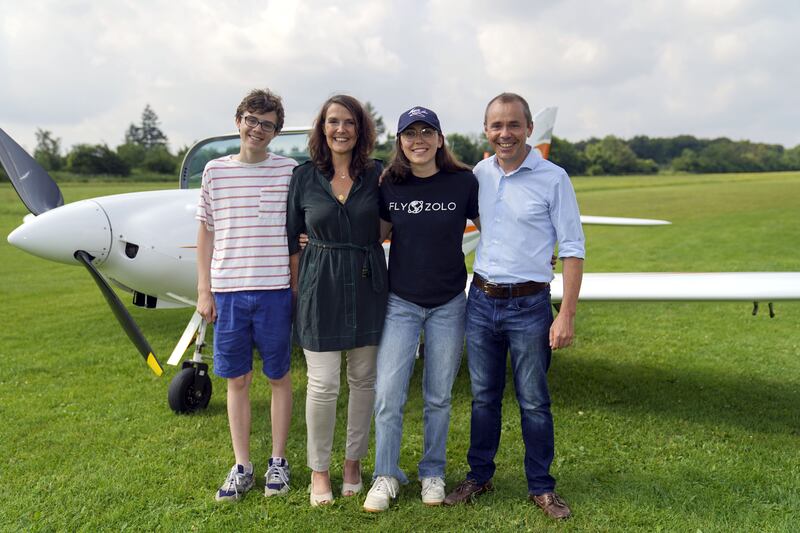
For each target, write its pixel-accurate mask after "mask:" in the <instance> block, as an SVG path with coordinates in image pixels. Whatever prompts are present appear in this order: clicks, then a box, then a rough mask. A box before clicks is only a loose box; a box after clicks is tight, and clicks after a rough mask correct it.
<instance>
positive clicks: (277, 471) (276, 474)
mask: <svg viewBox="0 0 800 533" xmlns="http://www.w3.org/2000/svg"><path fill="white" fill-rule="evenodd" d="M267 483H268V484H273V483H280V484H281V485H288V484H289V474H288V473H287V472H286V467H284V466H281V465H278V464H275V463H273V464H272V466H270V467H269V468H268V469H267Z"/></svg>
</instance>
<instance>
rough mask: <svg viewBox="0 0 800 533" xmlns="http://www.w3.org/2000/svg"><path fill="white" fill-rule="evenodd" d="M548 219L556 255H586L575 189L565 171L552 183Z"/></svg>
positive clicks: (583, 256)
mask: <svg viewBox="0 0 800 533" xmlns="http://www.w3.org/2000/svg"><path fill="white" fill-rule="evenodd" d="M550 219H551V221H552V222H553V227H554V228H555V230H556V241H557V242H558V257H560V258H561V257H577V258H579V259H584V258H585V257H586V245H585V238H584V236H583V226H581V214H580V211H579V209H578V199H577V198H576V197H575V189H573V187H572V182H571V181H570V179H569V176H567V174H566V173H563V174H561V175H560V176H559V178H558V179H557V180H556V181H555V183H554V188H553V199H552V202H551V204H550Z"/></svg>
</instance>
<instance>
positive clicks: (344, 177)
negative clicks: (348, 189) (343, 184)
mask: <svg viewBox="0 0 800 533" xmlns="http://www.w3.org/2000/svg"><path fill="white" fill-rule="evenodd" d="M339 177H340V178H342V179H343V180H345V179H347V174H342V175H341V176H339Z"/></svg>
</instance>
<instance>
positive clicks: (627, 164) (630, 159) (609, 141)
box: [586, 135, 657, 175]
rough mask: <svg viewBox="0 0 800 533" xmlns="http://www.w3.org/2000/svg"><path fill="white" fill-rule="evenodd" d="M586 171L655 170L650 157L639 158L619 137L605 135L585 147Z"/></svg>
mask: <svg viewBox="0 0 800 533" xmlns="http://www.w3.org/2000/svg"><path fill="white" fill-rule="evenodd" d="M586 159H587V162H588V167H587V172H588V174H590V175H599V174H637V173H643V174H649V173H653V172H655V171H656V170H657V166H656V164H655V162H654V161H653V160H652V159H648V160H641V159H639V158H637V157H636V154H635V153H634V152H633V150H631V148H630V147H629V146H628V145H627V144H626V143H625V141H623V140H622V139H620V138H619V137H614V136H613V135H607V136H606V137H604V138H603V139H602V140H601V141H600V142H597V143H594V144H591V145H589V146H587V147H586Z"/></svg>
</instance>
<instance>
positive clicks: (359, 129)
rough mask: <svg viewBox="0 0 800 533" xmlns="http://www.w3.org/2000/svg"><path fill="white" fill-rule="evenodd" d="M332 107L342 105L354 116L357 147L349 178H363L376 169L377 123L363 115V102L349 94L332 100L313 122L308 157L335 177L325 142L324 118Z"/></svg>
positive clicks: (336, 96)
mask: <svg viewBox="0 0 800 533" xmlns="http://www.w3.org/2000/svg"><path fill="white" fill-rule="evenodd" d="M331 104H339V105H340V106H342V107H344V108H345V109H347V110H348V111H350V114H351V115H353V120H355V121H356V135H357V137H356V145H355V147H353V157H352V159H351V160H350V175H351V176H353V177H356V176H360V175H361V174H362V173H363V171H364V170H365V169H366V168H369V167H371V166H373V165H374V162H373V160H372V159H370V157H369V155H370V154H371V153H372V150H373V148H375V139H376V137H377V135H376V133H375V123H374V122H373V120H372V117H371V116H370V115H369V113H367V112H366V111H364V106H363V105H361V102H359V101H358V100H356V99H355V98H353V97H352V96H349V95H346V94H337V95H334V96H331V97H330V98H328V99H327V100H325V103H324V104H322V109H320V110H319V114H318V115H317V118H316V119H314V126H313V128H312V129H311V135H309V137H308V153H309V155H310V156H311V160H312V161H313V162H314V165H315V166H316V167H317V168H318V169H320V171H322V173H323V174H325V175H333V160H332V159H331V150H330V148H329V147H328V141H327V139H326V138H325V118H326V114H327V113H328V108H329V107H330V106H331Z"/></svg>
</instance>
